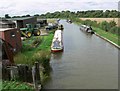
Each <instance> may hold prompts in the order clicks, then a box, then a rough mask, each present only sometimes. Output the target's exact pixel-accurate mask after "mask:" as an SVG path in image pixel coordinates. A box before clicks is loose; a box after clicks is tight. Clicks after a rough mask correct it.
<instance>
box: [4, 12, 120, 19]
mask: <svg viewBox="0 0 120 91" xmlns="http://www.w3.org/2000/svg"><path fill="white" fill-rule="evenodd" d="M30 16H31V15H29V14H28V15H23V16H12V17H11V16H10V15H9V14H5V18H20V17H30ZM34 16H36V17H40V18H71V17H79V18H80V17H82V18H86V17H87V18H120V12H119V11H117V10H106V11H103V10H88V11H76V12H71V11H69V10H66V11H56V12H54V13H50V12H47V13H46V14H35V15H34Z"/></svg>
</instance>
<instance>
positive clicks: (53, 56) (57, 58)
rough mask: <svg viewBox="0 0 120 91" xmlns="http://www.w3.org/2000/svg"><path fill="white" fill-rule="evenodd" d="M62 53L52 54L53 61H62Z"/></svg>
mask: <svg viewBox="0 0 120 91" xmlns="http://www.w3.org/2000/svg"><path fill="white" fill-rule="evenodd" d="M62 54H63V53H62V52H60V53H59V52H58V53H52V54H51V59H55V60H60V59H61V57H62Z"/></svg>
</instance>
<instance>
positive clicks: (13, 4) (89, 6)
mask: <svg viewBox="0 0 120 91" xmlns="http://www.w3.org/2000/svg"><path fill="white" fill-rule="evenodd" d="M97 9H100V10H106V9H110V10H111V9H116V10H117V9H118V0H113V1H108V0H104V1H101V0H97V1H96V0H2V1H0V12H1V13H0V16H4V15H5V14H10V15H25V14H31V15H34V14H42V13H47V12H54V11H62V10H70V11H79V10H97Z"/></svg>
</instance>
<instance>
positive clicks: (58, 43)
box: [51, 30, 64, 52]
mask: <svg viewBox="0 0 120 91" xmlns="http://www.w3.org/2000/svg"><path fill="white" fill-rule="evenodd" d="M63 48H64V46H63V32H62V30H56V31H55V34H54V37H53V40H52V44H51V52H62V51H63Z"/></svg>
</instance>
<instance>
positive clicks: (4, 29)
mask: <svg viewBox="0 0 120 91" xmlns="http://www.w3.org/2000/svg"><path fill="white" fill-rule="evenodd" d="M12 29H14V28H0V32H4V31H8V30H12Z"/></svg>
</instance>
